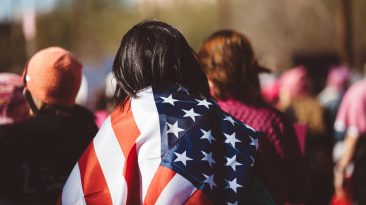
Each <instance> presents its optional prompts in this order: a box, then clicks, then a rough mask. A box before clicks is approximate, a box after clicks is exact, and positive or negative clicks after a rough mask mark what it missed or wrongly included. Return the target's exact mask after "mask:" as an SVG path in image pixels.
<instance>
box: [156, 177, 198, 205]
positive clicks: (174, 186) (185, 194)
mask: <svg viewBox="0 0 366 205" xmlns="http://www.w3.org/2000/svg"><path fill="white" fill-rule="evenodd" d="M196 190H197V188H196V187H195V186H194V185H193V184H192V183H191V182H189V181H188V180H187V179H186V178H184V177H182V176H181V175H180V174H178V173H177V174H176V175H174V177H173V178H172V179H171V180H170V182H169V183H168V184H167V185H166V187H165V188H164V190H163V191H162V192H161V194H160V196H159V198H158V200H157V201H156V203H155V205H165V204H170V205H175V204H183V203H184V202H185V201H186V200H187V199H188V198H189V197H190V196H191V195H192V194H193V193H194V192H195V191H196Z"/></svg>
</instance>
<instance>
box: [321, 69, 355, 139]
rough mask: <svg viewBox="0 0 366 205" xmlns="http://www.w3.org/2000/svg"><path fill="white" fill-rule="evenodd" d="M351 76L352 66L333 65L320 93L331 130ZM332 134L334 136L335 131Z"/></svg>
mask: <svg viewBox="0 0 366 205" xmlns="http://www.w3.org/2000/svg"><path fill="white" fill-rule="evenodd" d="M350 77H351V72H350V68H348V67H347V66H334V67H331V68H330V70H329V73H328V77H327V84H326V86H325V88H324V89H323V90H322V91H321V92H320V93H319V94H318V100H319V102H320V104H321V105H322V106H323V108H324V109H325V114H326V117H327V123H328V124H327V126H328V129H329V130H331V131H332V130H333V125H334V121H335V118H336V115H337V112H338V108H339V106H340V104H341V101H342V98H343V95H344V93H345V92H346V90H347V88H348V86H349V83H350V82H349V81H350ZM331 135H332V136H334V134H333V133H331Z"/></svg>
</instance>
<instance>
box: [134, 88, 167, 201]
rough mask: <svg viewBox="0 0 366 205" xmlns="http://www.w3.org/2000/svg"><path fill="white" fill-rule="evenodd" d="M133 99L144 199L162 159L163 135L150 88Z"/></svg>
mask: <svg viewBox="0 0 366 205" xmlns="http://www.w3.org/2000/svg"><path fill="white" fill-rule="evenodd" d="M143 92H144V94H143V95H142V96H139V97H137V98H133V99H132V100H131V109H132V113H133V117H134V119H135V122H136V125H137V127H138V128H139V130H140V133H141V135H140V136H139V137H138V138H137V140H136V150H137V153H138V160H139V161H138V163H139V168H140V172H141V179H142V180H141V184H142V196H141V197H142V198H141V201H143V200H144V198H145V196H146V193H147V190H148V188H149V185H150V183H151V180H152V178H153V177H154V175H155V173H156V171H157V169H158V167H159V164H160V161H161V136H160V123H159V115H158V110H157V108H156V104H155V100H154V95H153V92H152V90H151V88H150V89H146V90H145V91H143Z"/></svg>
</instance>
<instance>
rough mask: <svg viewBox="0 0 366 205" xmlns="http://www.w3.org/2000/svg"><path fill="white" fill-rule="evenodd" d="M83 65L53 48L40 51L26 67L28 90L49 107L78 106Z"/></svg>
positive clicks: (66, 52)
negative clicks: (77, 95) (76, 103)
mask: <svg viewBox="0 0 366 205" xmlns="http://www.w3.org/2000/svg"><path fill="white" fill-rule="evenodd" d="M81 69H82V65H81V63H80V62H79V61H78V60H77V59H76V58H75V57H74V56H73V55H72V54H71V53H70V52H68V51H66V50H65V49H62V48H59V47H50V48H46V49H43V50H41V51H39V52H37V53H36V54H35V55H34V56H33V57H32V58H31V59H30V60H29V63H28V66H27V67H26V68H25V71H24V75H25V76H24V77H25V80H26V85H25V86H26V88H27V89H28V90H29V91H30V93H31V94H32V96H34V97H37V98H38V99H40V100H41V101H42V102H44V103H46V104H50V105H66V106H71V105H74V104H75V98H76V94H77V93H78V91H79V87H80V83H81Z"/></svg>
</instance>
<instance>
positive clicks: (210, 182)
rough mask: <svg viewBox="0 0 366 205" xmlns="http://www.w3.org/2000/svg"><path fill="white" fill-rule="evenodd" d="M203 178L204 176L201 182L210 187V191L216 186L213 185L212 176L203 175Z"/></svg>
mask: <svg viewBox="0 0 366 205" xmlns="http://www.w3.org/2000/svg"><path fill="white" fill-rule="evenodd" d="M203 176H205V178H206V179H205V181H203V182H205V183H207V184H208V185H210V189H211V190H212V188H213V187H214V186H217V185H216V184H215V182H214V180H213V178H214V175H210V176H208V175H206V174H203Z"/></svg>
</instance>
